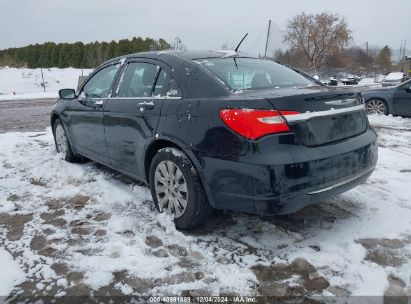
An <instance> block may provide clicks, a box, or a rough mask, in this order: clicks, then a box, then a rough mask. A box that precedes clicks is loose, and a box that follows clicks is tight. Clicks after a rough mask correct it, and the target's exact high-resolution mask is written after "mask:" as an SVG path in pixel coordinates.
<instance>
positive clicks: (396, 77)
mask: <svg viewBox="0 0 411 304" xmlns="http://www.w3.org/2000/svg"><path fill="white" fill-rule="evenodd" d="M407 79H408V78H407V75H405V74H404V73H402V72H394V73H389V74H388V75H387V77H385V78H384V80H383V81H382V86H383V87H392V86H396V85H399V84H401V83H403V82H404V81H406V80H407Z"/></svg>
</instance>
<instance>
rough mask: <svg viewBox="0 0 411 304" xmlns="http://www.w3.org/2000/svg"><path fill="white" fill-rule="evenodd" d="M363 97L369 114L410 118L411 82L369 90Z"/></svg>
mask: <svg viewBox="0 0 411 304" xmlns="http://www.w3.org/2000/svg"><path fill="white" fill-rule="evenodd" d="M363 97H364V100H365V102H366V104H367V111H368V113H369V114H385V115H387V114H393V115H402V116H411V80H408V81H406V82H404V83H402V84H400V85H397V86H393V87H383V88H375V89H370V90H368V91H365V92H364V93H363Z"/></svg>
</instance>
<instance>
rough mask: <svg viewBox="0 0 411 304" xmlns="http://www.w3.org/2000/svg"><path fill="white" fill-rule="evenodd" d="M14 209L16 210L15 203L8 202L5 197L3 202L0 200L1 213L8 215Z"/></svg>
mask: <svg viewBox="0 0 411 304" xmlns="http://www.w3.org/2000/svg"><path fill="white" fill-rule="evenodd" d="M14 208H16V206H15V205H14V203H12V202H9V201H6V198H5V197H3V198H2V200H0V213H7V212H10V211H13V210H14Z"/></svg>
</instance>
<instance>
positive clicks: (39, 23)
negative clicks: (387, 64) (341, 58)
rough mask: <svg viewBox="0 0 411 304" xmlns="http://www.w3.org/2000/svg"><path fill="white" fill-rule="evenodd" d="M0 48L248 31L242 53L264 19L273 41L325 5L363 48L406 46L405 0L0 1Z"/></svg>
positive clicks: (208, 44)
mask: <svg viewBox="0 0 411 304" xmlns="http://www.w3.org/2000/svg"><path fill="white" fill-rule="evenodd" d="M0 4H1V5H0V8H1V10H0V49H4V48H9V47H16V46H23V45H27V44H32V43H43V42H46V41H54V42H75V41H83V42H90V41H95V40H99V41H103V40H104V41H110V40H118V39H122V38H131V37H133V36H142V37H147V36H148V37H153V38H156V39H158V38H160V37H162V38H164V39H166V40H167V41H169V42H170V41H172V40H173V39H174V37H176V36H179V37H180V38H181V39H182V40H183V42H184V44H185V45H186V46H187V47H188V48H189V49H219V48H221V46H222V44H223V43H225V42H226V43H228V44H229V46H235V45H236V43H237V42H238V41H239V40H240V39H241V38H242V36H243V35H244V34H245V33H246V32H248V33H249V37H248V38H247V40H246V41H245V42H244V46H243V51H245V52H249V53H257V54H258V53H260V52H261V53H262V52H263V49H264V43H265V35H266V28H267V23H268V20H269V19H271V20H272V21H273V23H275V25H277V26H278V29H277V27H276V26H274V27H273V32H272V38H271V39H272V40H271V42H270V44H271V47H272V48H274V47H277V45H278V44H280V40H281V39H280V37H279V36H280V35H281V32H280V30H282V29H284V27H285V24H286V22H287V20H288V19H289V18H291V17H292V16H294V15H296V14H298V13H301V12H306V13H318V12H322V11H329V12H333V13H338V14H340V15H341V16H344V17H346V19H347V22H348V24H349V26H350V28H351V29H352V30H353V32H354V34H353V36H354V39H355V43H356V44H357V45H360V46H364V45H365V41H369V43H370V45H375V46H384V45H386V44H388V45H390V46H391V47H392V48H395V49H399V47H400V44H401V40H405V39H407V40H408V45H409V48H408V49H411V26H410V19H411V1H410V0H391V1H387V0H334V1H333V0H285V1H273V0H271V1H270V0H206V1H200V0H151V1H138V0H0Z"/></svg>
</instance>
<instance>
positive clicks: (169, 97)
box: [108, 96, 182, 100]
mask: <svg viewBox="0 0 411 304" xmlns="http://www.w3.org/2000/svg"><path fill="white" fill-rule="evenodd" d="M108 99H136V100H142V99H144V100H148V99H150V100H153V99H154V100H156V99H157V100H159V99H182V97H173V96H160V97H156V96H152V97H109V98H108Z"/></svg>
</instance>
